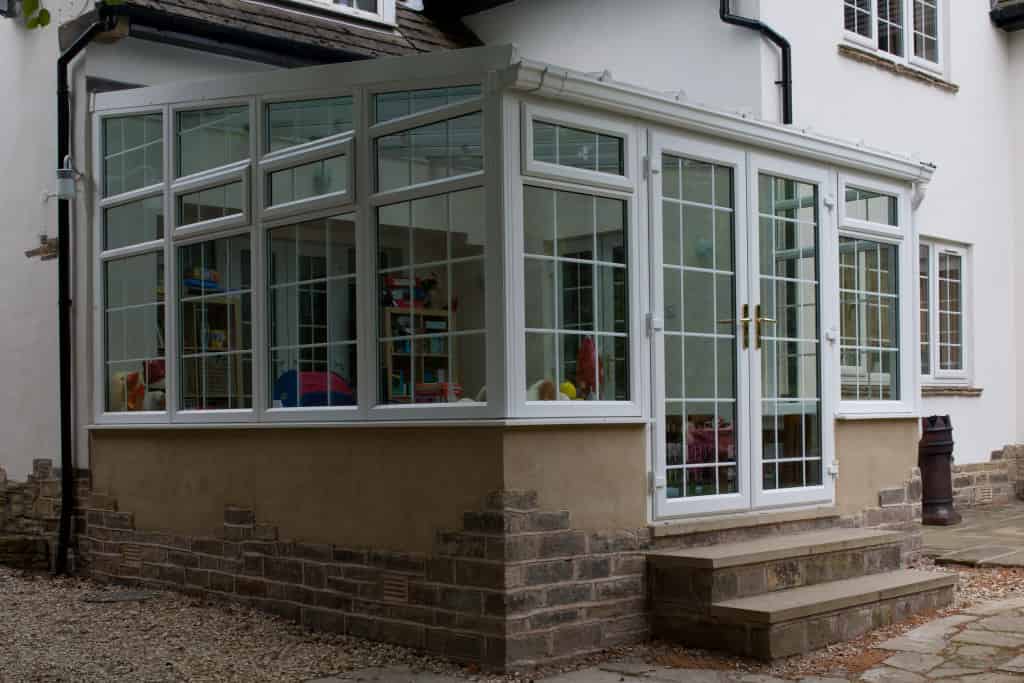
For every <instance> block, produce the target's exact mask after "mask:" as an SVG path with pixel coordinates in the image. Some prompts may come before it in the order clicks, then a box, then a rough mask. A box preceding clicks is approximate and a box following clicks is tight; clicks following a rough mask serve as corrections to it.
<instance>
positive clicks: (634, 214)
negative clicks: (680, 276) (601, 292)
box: [505, 98, 650, 419]
mask: <svg viewBox="0 0 1024 683" xmlns="http://www.w3.org/2000/svg"><path fill="white" fill-rule="evenodd" d="M534 120H541V121H543V122H545V123H552V124H556V125H562V126H567V127H570V128H575V129H578V130H584V131H587V132H591V131H593V132H596V133H602V134H606V135H611V136H615V137H620V138H622V139H623V148H622V153H623V169H624V173H625V175H624V176H616V175H613V174H610V173H600V172H597V171H588V170H582V169H577V168H573V167H569V166H562V165H558V164H552V163H546V162H539V161H536V160H535V159H534V158H533V122H534ZM505 123H506V125H507V126H508V133H509V138H508V142H507V158H506V159H505V173H506V174H507V176H508V179H509V188H510V193H511V194H510V204H511V206H510V207H509V210H510V215H509V216H508V218H509V220H510V221H511V222H510V229H509V231H508V235H507V237H506V242H505V250H506V253H507V254H508V259H507V262H506V268H507V270H508V274H509V278H508V285H507V286H508V289H509V291H511V292H515V293H516V294H515V296H516V304H515V305H512V306H509V307H508V308H509V310H508V311H507V315H508V326H509V329H510V330H512V333H511V334H510V335H509V337H510V338H509V340H508V349H509V351H508V353H509V371H510V372H511V373H512V376H511V379H510V381H509V389H510V392H511V396H510V400H509V406H510V412H511V414H512V416H513V417H517V418H518V417H522V418H543V417H554V418H559V419H565V418H592V419H593V418H598V419H600V418H640V417H641V416H643V415H645V414H647V411H648V409H649V408H648V406H649V402H650V398H649V396H648V394H649V393H650V392H647V391H645V390H644V389H643V382H642V381H641V378H644V377H648V373H647V367H649V366H648V360H647V358H646V357H645V356H644V354H643V353H642V348H641V343H642V341H643V335H644V328H643V324H642V316H641V311H645V310H647V305H648V304H647V299H648V294H647V292H646V289H647V288H646V287H644V286H643V285H642V282H643V281H642V280H641V279H640V271H641V270H643V266H642V264H643V263H646V262H647V250H648V248H649V245H648V244H647V243H646V242H647V241H646V240H643V241H642V240H640V239H639V235H640V234H641V226H643V225H646V221H644V220H642V216H644V215H646V210H647V209H646V205H647V201H646V199H645V198H644V197H645V188H646V182H639V181H638V179H637V177H636V169H637V168H638V166H639V157H640V154H641V150H640V149H639V145H637V144H636V140H637V139H638V138H639V131H638V129H637V128H636V126H635V125H630V124H629V123H628V122H626V121H623V120H619V119H616V118H613V117H610V116H600V115H596V114H594V113H592V112H589V111H586V110H583V109H579V108H576V107H572V106H569V105H566V106H564V107H560V108H558V109H557V110H556V109H552V108H550V107H546V106H544V105H542V104H540V103H538V102H536V101H534V100H531V99H529V98H523V99H522V100H521V101H520V100H519V99H516V98H507V101H506V105H505ZM514 151H518V152H519V157H520V158H517V157H516V154H514V153H513V152H514ZM526 186H529V187H537V188H541V189H548V190H555V191H559V190H560V191H565V192H572V193H577V194H583V195H589V196H593V197H605V198H609V199H616V200H621V201H624V202H625V203H626V216H625V218H626V225H625V228H626V234H627V243H626V249H627V256H626V258H627V261H626V269H627V283H628V286H629V299H628V302H629V318H628V323H629V332H628V333H627V334H628V339H629V344H628V349H629V360H628V367H629V396H630V398H629V400H628V401H565V400H555V401H528V400H527V389H528V387H527V381H526V319H525V310H524V303H520V301H519V300H520V299H522V301H523V302H525V294H524V293H525V248H524V242H523V240H524V215H525V211H524V204H523V201H524V187H526ZM595 256H596V255H595ZM595 286H596V283H595ZM594 319H595V321H596V319H597V312H596V310H595V311H594ZM556 343H557V342H556ZM558 384H560V382H556V385H558ZM557 390H558V387H557V386H556V391H557Z"/></svg>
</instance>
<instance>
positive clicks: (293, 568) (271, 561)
mask: <svg viewBox="0 0 1024 683" xmlns="http://www.w3.org/2000/svg"><path fill="white" fill-rule="evenodd" d="M263 573H264V575H265V576H266V577H267V578H268V579H273V580H275V581H283V582H285V583H302V562H300V561H299V560H293V559H290V558H283V557H267V558H264V560H263Z"/></svg>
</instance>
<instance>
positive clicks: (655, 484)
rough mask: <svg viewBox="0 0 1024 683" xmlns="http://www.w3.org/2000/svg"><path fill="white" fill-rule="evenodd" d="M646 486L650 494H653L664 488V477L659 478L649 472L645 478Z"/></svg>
mask: <svg viewBox="0 0 1024 683" xmlns="http://www.w3.org/2000/svg"><path fill="white" fill-rule="evenodd" d="M647 485H648V487H649V488H650V490H651V493H655V492H656V491H657V490H658V489H663V488H665V477H659V476H658V475H657V474H655V473H654V472H651V473H649V474H648V476H647Z"/></svg>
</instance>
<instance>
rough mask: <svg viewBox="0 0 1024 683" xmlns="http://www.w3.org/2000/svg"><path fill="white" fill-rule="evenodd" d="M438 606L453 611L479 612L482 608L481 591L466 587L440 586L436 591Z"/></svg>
mask: <svg viewBox="0 0 1024 683" xmlns="http://www.w3.org/2000/svg"><path fill="white" fill-rule="evenodd" d="M437 604H438V607H441V608H443V609H448V610H452V611H454V612H468V613H470V614H480V613H481V610H482V609H483V593H481V592H480V591H478V590H472V589H468V588H449V587H446V586H442V587H441V588H440V589H439V592H438V603H437Z"/></svg>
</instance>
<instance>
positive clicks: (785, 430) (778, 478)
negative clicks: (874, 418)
mask: <svg viewBox="0 0 1024 683" xmlns="http://www.w3.org/2000/svg"><path fill="white" fill-rule="evenodd" d="M758 185H759V193H758V197H759V207H758V211H759V214H760V222H761V229H760V233H759V234H760V240H759V246H758V249H759V251H760V255H759V258H758V262H759V264H760V265H759V270H760V281H761V286H760V289H761V312H760V315H761V316H762V318H763V320H762V322H761V394H762V396H761V420H762V425H761V430H762V438H761V443H762V446H761V447H762V459H763V460H764V461H766V462H765V463H764V464H763V466H762V483H761V485H762V488H763V489H764V490H773V489H778V488H796V487H803V486H805V485H811V482H806V483H805V479H804V473H805V469H806V468H805V462H806V461H808V460H810V459H812V458H820V457H821V456H820V447H819V446H817V445H815V444H816V443H818V442H820V439H818V441H817V442H809V441H808V439H807V438H806V435H807V434H808V433H810V434H812V435H813V434H819V433H820V429H821V426H820V415H819V414H818V406H819V404H820V401H821V377H820V354H819V343H818V316H819V312H818V286H819V283H818V215H817V207H818V199H817V188H816V187H815V186H813V185H809V184H806V183H800V182H797V181H793V180H789V179H786V178H778V177H774V176H770V175H766V174H762V175H761V177H760V178H759V182H758ZM845 262H846V261H844V260H843V257H842V256H841V274H842V272H843V271H842V264H844V263H845ZM876 282H877V278H876ZM765 319H774V321H775V322H772V321H771V320H765ZM754 330H755V331H754V336H755V340H754V343H755V345H756V343H757V339H756V336H757V331H756V330H757V328H756V325H755V326H754ZM794 399H800V400H794ZM768 461H771V462H768ZM775 461H778V462H775Z"/></svg>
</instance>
